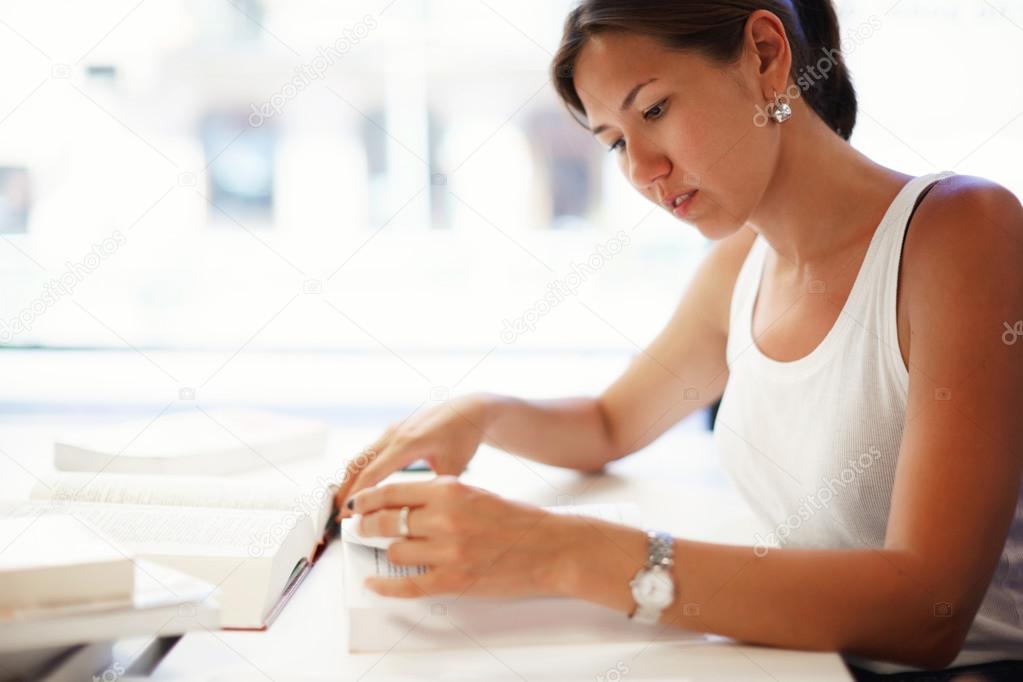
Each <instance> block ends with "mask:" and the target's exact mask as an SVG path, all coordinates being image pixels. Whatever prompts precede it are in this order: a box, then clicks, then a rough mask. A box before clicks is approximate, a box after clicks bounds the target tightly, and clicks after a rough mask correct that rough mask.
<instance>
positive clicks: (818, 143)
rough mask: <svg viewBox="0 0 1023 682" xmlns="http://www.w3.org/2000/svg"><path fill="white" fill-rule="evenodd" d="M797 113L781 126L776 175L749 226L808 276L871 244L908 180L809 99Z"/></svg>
mask: <svg viewBox="0 0 1023 682" xmlns="http://www.w3.org/2000/svg"><path fill="white" fill-rule="evenodd" d="M797 105H798V108H797ZM793 110H794V115H793V117H792V118H791V119H790V120H789V121H787V122H786V123H784V124H782V125H781V129H780V131H779V132H780V134H781V142H780V152H779V156H778V162H777V164H776V166H775V170H774V175H773V177H772V179H771V182H770V184H769V185H768V187H767V190H766V191H765V193H764V199H763V200H762V201H761V203H760V205H759V206H758V207H757V209H756V211H755V212H754V213H753V215H752V216H751V217H750V220H749V226H750V227H751V228H753V229H754V230H755V231H757V232H758V233H760V234H762V235H763V236H764V239H766V240H767V242H768V243H769V244H770V245H771V247H772V248H773V249H774V250H775V251H776V252H777V253H778V255H779V256H781V258H782V259H783V260H785V261H788V264H789V265H790V266H791V267H793V268H795V269H796V270H797V271H806V270H812V269H814V268H815V267H816V266H818V265H820V264H821V263H826V262H827V261H828V260H829V259H831V258H833V257H835V256H836V255H838V254H841V253H843V252H844V251H845V250H846V249H848V248H853V247H855V246H856V245H858V244H862V242H863V241H864V240H867V241H869V239H870V237H871V235H872V234H873V230H874V228H875V227H877V224H878V222H879V221H880V219H881V216H882V215H883V212H884V210H885V209H886V208H887V206H888V205H889V203H890V202H891V200H892V199H893V198H894V196H895V194H897V193H898V190H899V188H901V187H902V185H903V184H905V182H907V181H908V180H909V176H906V175H903V174H901V173H896V172H895V171H891V170H889V169H887V168H884V167H883V166H880V165H878V164H876V163H874V162H873V161H871V160H870V159H868V158H867V157H865V156H864V155H863V154H860V153H859V152H858V151H856V150H855V149H853V148H852V147H851V146H850V145H849V144H848V143H847V142H846V141H845V140H843V139H842V138H840V137H839V136H837V135H835V134H834V132H832V130H831V129H830V128H828V126H827V125H826V124H825V123H824V122H823V121H821V120H820V119H819V118H818V117H817V116H815V115H814V114H813V112H812V111H811V110H810V109H809V107H808V106H807V105H806V104H805V103H804V102H801V101H800V102H796V103H793Z"/></svg>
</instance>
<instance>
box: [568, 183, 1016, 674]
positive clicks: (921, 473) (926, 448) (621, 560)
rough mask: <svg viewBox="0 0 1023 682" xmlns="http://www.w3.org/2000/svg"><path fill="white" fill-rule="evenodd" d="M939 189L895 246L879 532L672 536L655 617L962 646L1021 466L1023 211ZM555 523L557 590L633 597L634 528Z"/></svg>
mask: <svg viewBox="0 0 1023 682" xmlns="http://www.w3.org/2000/svg"><path fill="white" fill-rule="evenodd" d="M945 192H946V190H941V189H938V188H936V189H935V190H934V191H932V192H931V193H930V194H929V195H928V197H927V200H925V201H924V202H923V204H922V205H921V208H920V210H919V212H918V218H917V220H918V221H919V224H918V226H917V229H916V230H914V231H912V232H911V233H910V237H909V238H908V239H907V241H906V246H905V259H906V262H907V267H906V271H905V277H904V286H905V287H906V299H907V301H908V304H907V310H908V312H909V317H910V327H911V332H912V342H911V352H910V363H909V373H910V380H909V383H910V388H909V404H908V407H907V417H906V424H905V429H904V433H903V438H902V444H901V448H900V451H899V461H898V467H897V470H896V478H895V483H894V489H893V492H892V501H891V514H890V517H889V521H888V528H887V533H886V536H885V543H884V546H883V547H878V548H863V549H859V548H854V549H842V550H832V549H795V548H791V549H790V548H783V549H771V550H769V552H768V553H767V554H763V553H758V552H757V551H755V548H753V547H739V546H727V545H717V544H710V543H702V542H692V541H686V540H676V541H675V555H676V564H675V576H676V579H677V584H678V586H679V589H678V593H679V597H678V598H677V599H676V600H675V603H673V604H672V605H671V606H670V607H669V608H668V609H666V611H665V614H664V615H663V616H662V622H663V623H665V624H673V625H677V626H680V627H684V628H689V629H696V630H700V631H708V632H714V633H719V634H723V635H726V636H730V637H734V638H737V639H742V640H747V641H752V642H758V643H763V644H770V645H777V646H785V647H789V648H801V649H814V650H840V651H844V652H848V653H852V654H856V655H861V656H865V657H869V658H877V659H883V660H889V661H895V662H899V663H904V664H909V665H913V666H918V667H927V668H941V667H945V666H947V665H948V664H949V663H950V662H951V661H952V660H953V659H954V658H955V656H956V655H957V653H958V652H959V650H960V648H961V646H962V644H963V642H964V639H965V637H966V633H967V631H968V630H969V628H970V626H971V624H972V622H973V619H974V616H975V614H976V613H977V609H978V608H979V606H980V604H981V601H982V599H983V596H984V594H985V592H986V590H987V587H988V585H989V584H990V581H991V578H992V575H993V572H994V569H995V566H996V564H997V561H998V557H999V555H1000V553H1001V551H1002V548H1003V547H1004V545H1005V540H1006V536H1007V533H1008V529H1009V527H1010V524H1011V522H1012V519H1013V515H1014V511H1015V506H1016V503H1017V499H1018V496H1019V491H1020V480H1021V473H1023V457H1021V456H1020V450H1019V444H1020V443H1021V442H1023V422H1021V421H1020V419H1019V415H1020V413H1021V412H1023V354H1021V353H1020V349H1019V345H1018V344H1015V346H1010V345H1007V344H1005V343H1004V342H1003V341H1002V339H1001V334H1002V333H1003V332H1004V324H1005V323H1006V322H1007V321H1009V323H1010V324H1012V322H1014V321H1015V320H1018V319H1021V318H1023V271H1021V270H1020V268H1019V263H1020V261H1021V259H1023V210H1021V209H1020V205H1019V202H1018V201H1016V200H1015V198H1014V197H1012V196H1011V194H1008V193H1007V192H1005V191H1004V190H1000V189H999V190H992V189H990V188H984V189H982V190H980V191H976V192H971V193H970V194H969V195H968V196H966V197H957V200H956V201H952V200H951V199H950V198H949V197H947V196H945V197H943V198H942V195H944V194H945ZM931 199H935V200H936V201H933V202H932V201H930V200H931ZM939 199H940V200H939ZM914 235H916V236H914ZM938 389H943V393H942V394H941V395H942V397H941V398H940V399H937V396H936V394H935V391H936V390H938ZM557 522H558V523H560V524H566V526H565V528H564V529H563V531H562V534H561V536H562V537H563V538H565V539H566V540H569V541H570V545H569V549H567V550H566V552H565V553H564V556H565V557H566V558H565V559H563V561H564V563H563V564H562V566H561V567H560V568H559V569H558V571H557V573H558V575H560V576H562V579H563V582H562V583H560V590H561V591H564V592H567V593H568V594H572V595H575V596H578V597H582V598H585V599H589V600H592V601H595V602H598V603H602V604H605V605H607V606H609V607H612V608H616V609H619V610H622V611H626V612H628V611H630V610H631V608H632V606H633V602H632V598H631V595H630V594H629V588H628V581H629V579H630V578H631V577H632V576H633V575H634V574H635V571H636V570H637V567H638V566H641V565H642V564H643V562H644V561H645V557H646V540H645V537H644V536H643V533H642V532H641V531H638V530H636V529H631V528H625V527H622V526H616V525H614V524H608V523H604V522H600V521H586V520H582V519H568V518H566V519H557ZM569 524H574V526H573V527H572V528H569V527H568V525H569Z"/></svg>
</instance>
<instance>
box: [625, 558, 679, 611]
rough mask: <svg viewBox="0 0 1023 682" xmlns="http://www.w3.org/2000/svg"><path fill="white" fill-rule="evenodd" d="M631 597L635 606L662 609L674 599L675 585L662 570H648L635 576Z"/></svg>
mask: <svg viewBox="0 0 1023 682" xmlns="http://www.w3.org/2000/svg"><path fill="white" fill-rule="evenodd" d="M632 597H633V598H634V599H635V600H636V603H637V604H641V605H643V606H652V607H655V608H659V609H663V608H664V607H666V606H668V605H669V604H671V602H672V599H674V597H675V585H674V583H672V581H671V577H670V576H669V575H668V574H667V572H666V571H665V570H664V569H662V568H653V569H649V570H646V571H643V572H642V573H640V574H639V575H638V576H636V579H635V580H634V581H633V584H632Z"/></svg>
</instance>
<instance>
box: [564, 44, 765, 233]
mask: <svg viewBox="0 0 1023 682" xmlns="http://www.w3.org/2000/svg"><path fill="white" fill-rule="evenodd" d="M752 61H755V60H751V58H750V56H749V55H748V54H747V53H746V52H744V54H743V57H742V58H741V59H740V60H739V62H738V64H737V65H735V66H729V67H722V66H720V65H717V64H715V63H713V62H711V61H710V60H707V59H706V58H704V57H701V56H697V55H693V54H689V53H683V52H678V51H673V50H668V49H666V48H664V47H662V46H661V44H660V43H658V42H657V41H656V40H654V39H652V38H649V37H646V36H641V35H636V34H630V33H606V34H601V35H597V36H593V37H591V38H590V39H589V40H588V41H587V43H586V44H585V46H584V47H583V48H582V51H581V52H580V54H579V56H578V58H577V60H576V65H575V71H574V79H575V86H576V90H577V92H578V93H579V97H580V99H581V100H582V102H583V105H584V106H585V108H586V114H587V118H588V122H589V126H590V130H592V131H593V132H594V135H595V137H596V139H597V140H598V141H599V142H600V143H601V144H602V145H603V146H604V147H606V148H607V149H608V150H609V153H610V154H613V155H614V156H615V157H616V158H617V160H618V164H619V167H620V168H621V169H622V172H623V173H624V174H625V177H626V178H627V179H628V180H629V182H631V183H632V184H633V186H635V188H636V189H637V190H639V191H640V193H642V194H643V196H645V197H646V198H647V199H649V200H650V201H652V202H654V203H655V204H657V205H659V206H661V208H662V209H664V210H666V211H669V212H672V213H673V214H674V215H675V216H677V217H678V218H679V219H681V220H684V221H686V222H688V223H691V224H693V225H695V226H696V227H697V228H698V229H699V230H700V232H701V233H702V234H703V235H704V236H706V237H708V238H710V239H721V238H724V237H727V236H729V235H730V234H733V233H734V232H735V231H736V230H738V229H740V228H741V227H742V226H743V225H744V224H745V223H746V222H747V220H748V219H749V217H750V215H751V214H752V212H753V210H754V209H755V208H756V206H757V204H758V203H759V202H760V198H761V197H762V196H763V194H764V191H765V189H766V186H767V184H768V182H769V180H770V177H771V172H772V168H774V164H775V162H776V160H777V153H778V152H777V147H778V138H777V133H776V132H774V130H775V129H776V128H774V129H773V128H772V126H770V125H768V126H765V125H763V123H764V118H763V115H762V114H761V115H760V116H759V117H757V118H756V119H755V118H754V117H755V115H756V114H757V113H758V111H760V112H762V111H763V105H764V101H763V97H762V96H761V93H760V90H761V88H760V85H759V84H758V83H757V81H756V73H757V67H756V66H755V65H753V64H752V63H751V62H752ZM637 87H638V90H637ZM623 103H624V104H625V107H624V110H623V109H622V105H623ZM757 107H760V109H758V108H757ZM758 123H759V124H760V125H757V124H758ZM694 189H695V190H697V191H696V194H695V195H693V196H692V199H691V200H689V201H688V202H686V203H685V204H684V205H683V206H681V207H680V208H677V209H676V208H674V207H673V203H672V202H673V200H674V199H675V198H676V197H678V196H680V195H683V194H684V193H686V192H689V191H691V190H694Z"/></svg>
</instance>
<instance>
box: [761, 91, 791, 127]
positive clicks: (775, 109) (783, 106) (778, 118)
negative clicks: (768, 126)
mask: <svg viewBox="0 0 1023 682" xmlns="http://www.w3.org/2000/svg"><path fill="white" fill-rule="evenodd" d="M767 113H768V115H769V116H770V117H771V118H772V119H774V122H775V123H784V122H785V121H787V120H789V119H790V118H792V107H790V106H789V103H788V98H783V97H781V96H780V95H778V92H777V91H775V93H774V102H773V103H771V104H768V105H767Z"/></svg>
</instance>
